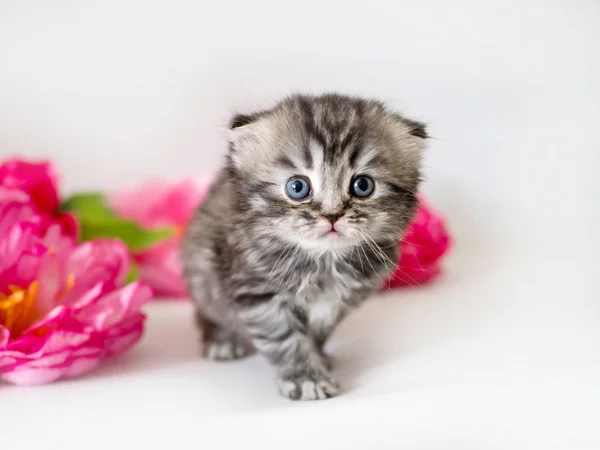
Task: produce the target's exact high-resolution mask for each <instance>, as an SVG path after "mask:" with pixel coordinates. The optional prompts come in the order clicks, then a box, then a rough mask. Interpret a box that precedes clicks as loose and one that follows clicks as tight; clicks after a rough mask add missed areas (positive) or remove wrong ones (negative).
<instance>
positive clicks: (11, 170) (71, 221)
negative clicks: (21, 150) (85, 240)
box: [0, 158, 78, 236]
mask: <svg viewBox="0 0 600 450" xmlns="http://www.w3.org/2000/svg"><path fill="white" fill-rule="evenodd" d="M0 188H4V189H5V190H6V189H7V190H13V191H21V192H24V193H26V194H27V195H28V196H29V198H30V199H31V201H32V202H33V204H34V205H35V208H36V209H37V211H38V212H39V213H41V215H44V216H50V217H53V218H54V219H55V220H56V221H57V222H58V223H60V225H61V227H62V228H63V230H64V231H65V233H67V234H70V235H73V236H77V231H78V225H77V220H76V219H75V217H73V216H72V215H71V214H61V213H59V211H58V208H59V205H60V200H59V197H58V176H57V171H56V169H55V168H54V166H52V164H50V163H49V162H39V163H34V162H30V161H25V160H22V159H17V158H15V159H9V160H5V161H4V162H3V163H2V164H0Z"/></svg>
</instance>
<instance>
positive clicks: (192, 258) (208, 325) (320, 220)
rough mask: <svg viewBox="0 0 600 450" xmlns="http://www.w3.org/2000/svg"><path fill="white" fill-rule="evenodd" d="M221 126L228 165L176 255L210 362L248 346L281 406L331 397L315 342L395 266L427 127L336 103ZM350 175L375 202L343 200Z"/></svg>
mask: <svg viewBox="0 0 600 450" xmlns="http://www.w3.org/2000/svg"><path fill="white" fill-rule="evenodd" d="M230 128H231V140H230V151H229V155H228V160H227V164H226V165H225V167H224V168H223V170H222V171H221V172H220V174H219V176H218V178H217V180H216V181H215V183H214V185H213V187H212V189H211V191H210V194H209V195H208V198H207V199H206V200H205V201H204V203H203V204H202V205H201V207H200V208H199V209H198V211H197V213H196V215H195V217H194V219H193V220H192V222H191V224H190V226H189V229H188V231H187V235H186V237H185V239H184V242H183V247H182V254H183V264H184V271H185V276H186V278H187V280H188V283H189V288H190V292H191V294H192V297H193V299H194V302H195V304H196V306H197V319H198V323H199V325H200V327H201V330H202V331H203V337H204V352H205V355H206V356H207V357H209V358H213V359H220V360H227V359H233V358H239V357H242V356H245V355H247V354H248V353H250V352H252V351H253V350H254V349H256V350H258V351H259V352H260V353H262V354H263V355H264V356H265V357H266V358H267V359H268V360H269V361H270V362H271V363H272V364H273V365H274V366H275V367H276V369H277V372H278V383H279V389H280V392H281V393H282V394H283V395H284V396H287V397H289V398H292V399H304V400H308V399H321V398H327V397H331V396H334V395H336V394H337V393H338V389H339V388H338V385H337V383H336V382H335V380H333V379H332V377H331V375H330V372H329V361H328V359H327V356H326V355H325V353H324V352H323V345H324V344H325V342H326V340H327V338H328V337H329V335H330V334H331V332H332V331H333V330H334V328H335V326H336V325H337V324H338V323H339V321H340V320H341V319H342V318H343V317H344V316H345V315H346V314H347V313H348V312H349V311H350V310H351V309H353V308H355V307H356V306H358V305H359V304H360V303H362V302H363V301H364V300H365V299H366V298H367V297H368V296H369V295H370V294H371V293H372V292H373V291H374V290H376V289H377V287H378V286H379V285H380V284H381V282H382V279H383V278H384V277H386V276H387V275H388V274H389V273H390V271H391V270H393V268H394V266H395V264H396V262H397V260H398V256H399V255H398V241H399V239H400V236H401V234H402V232H403V231H404V229H405V227H406V225H407V224H408V221H409V220H410V219H411V218H412V215H413V212H414V210H415V208H416V205H417V200H416V196H415V194H416V192H417V187H418V185H419V181H420V160H421V152H422V149H423V147H424V140H425V138H426V134H425V128H424V126H423V125H422V124H420V123H417V122H414V121H411V120H408V119H405V118H403V117H401V116H399V115H397V114H394V113H393V112H391V111H389V110H388V109H387V108H386V107H385V106H384V105H383V104H382V103H380V102H377V101H373V100H364V99H360V98H354V97H346V96H342V95H336V94H329V95H323V96H316V97H313V96H304V95H296V96H292V97H289V98H287V99H285V100H283V101H282V102H280V103H279V104H278V105H276V106H275V107H274V108H273V109H272V110H269V111H264V112H260V113H256V114H253V115H240V116H236V117H235V118H234V119H233V120H232V121H231V125H230ZM294 175H302V176H305V177H307V178H309V179H310V181H311V183H312V189H313V196H312V198H311V199H310V201H305V202H295V201H293V200H291V199H290V198H288V197H287V195H286V193H285V184H286V181H287V180H288V179H289V178H290V177H292V176H294ZM356 175H368V176H370V177H371V178H372V179H373V180H374V181H375V186H376V187H375V192H374V193H373V195H372V196H371V197H369V198H367V199H358V198H354V197H352V196H351V195H350V184H351V182H352V180H353V177H354V176H356ZM324 214H325V215H327V214H336V215H339V216H340V219H339V220H338V222H337V225H336V226H338V227H339V230H340V235H335V236H333V237H330V236H329V235H327V236H325V235H324V232H325V233H326V230H327V229H329V227H330V224H329V222H328V221H327V220H326V219H324V217H323V215H324Z"/></svg>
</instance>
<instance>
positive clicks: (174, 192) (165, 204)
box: [109, 179, 210, 297]
mask: <svg viewBox="0 0 600 450" xmlns="http://www.w3.org/2000/svg"><path fill="white" fill-rule="evenodd" d="M209 184H210V181H209V180H206V181H196V180H191V179H187V180H183V181H180V182H174V183H171V182H167V181H162V180H150V181H148V182H146V183H144V184H143V185H141V186H139V187H137V188H133V189H126V190H122V191H119V192H117V193H116V194H115V195H113V196H112V197H111V198H110V201H109V203H110V206H111V208H112V209H113V210H114V211H115V213H117V214H118V215H120V216H122V217H125V218H128V219H131V220H135V221H137V222H138V223H140V224H141V225H142V226H144V227H148V228H159V227H172V228H173V229H174V237H172V238H170V239H167V240H166V241H163V242H161V243H159V244H156V245H154V246H152V247H150V248H149V249H147V250H144V251H141V252H135V253H134V254H133V257H134V259H135V261H136V263H137V264H138V273H139V277H140V280H141V281H143V282H145V283H147V284H148V285H150V286H151V287H152V289H153V291H154V293H155V294H156V295H157V296H163V297H185V296H186V295H187V288H186V284H185V282H184V280H183V277H182V273H181V264H180V260H179V242H180V240H181V237H182V235H183V230H184V228H185V226H186V225H187V223H188V222H189V221H190V220H191V218H192V214H193V212H194V208H195V207H196V206H197V205H198V204H200V202H201V201H202V199H203V198H204V196H205V194H206V191H207V188H208V185H209Z"/></svg>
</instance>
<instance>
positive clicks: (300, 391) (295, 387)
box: [277, 373, 340, 400]
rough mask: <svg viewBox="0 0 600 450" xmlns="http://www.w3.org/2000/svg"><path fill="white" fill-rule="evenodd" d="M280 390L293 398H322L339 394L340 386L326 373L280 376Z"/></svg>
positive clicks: (284, 394)
mask: <svg viewBox="0 0 600 450" xmlns="http://www.w3.org/2000/svg"><path fill="white" fill-rule="evenodd" d="M277 382H278V384H279V392H280V393H281V395H283V396H284V397H287V398H289V399H291V400H322V399H326V398H330V397H335V396H336V395H338V393H339V391H340V388H339V386H338V384H337V382H336V381H335V380H333V379H332V378H331V377H330V376H329V375H328V374H326V373H311V374H307V373H300V374H295V375H286V376H280V377H279V378H278V380H277Z"/></svg>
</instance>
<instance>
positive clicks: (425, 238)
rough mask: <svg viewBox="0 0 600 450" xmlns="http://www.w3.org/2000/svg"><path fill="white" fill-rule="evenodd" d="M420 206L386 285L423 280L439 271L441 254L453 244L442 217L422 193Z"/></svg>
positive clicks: (405, 283) (399, 284)
mask: <svg viewBox="0 0 600 450" xmlns="http://www.w3.org/2000/svg"><path fill="white" fill-rule="evenodd" d="M419 203H420V204H419V209H418V210H417V213H416V215H415V218H414V219H413V221H412V222H411V223H410V225H409V227H408V229H407V230H406V233H405V234H404V238H403V239H402V242H401V243H400V250H401V257H400V261H399V263H398V267H397V268H396V271H395V272H394V274H393V275H392V276H391V277H390V279H389V280H387V281H386V282H385V284H384V287H387V288H395V287H400V286H415V285H418V284H423V283H425V282H427V281H429V280H430V279H432V278H434V277H435V276H437V275H438V274H439V273H440V270H441V258H442V256H443V255H444V254H445V253H446V252H447V251H448V250H449V248H450V243H451V242H450V236H449V235H448V232H447V230H446V225H445V223H444V221H443V219H442V218H441V217H440V216H439V215H438V214H437V213H436V212H435V211H434V210H433V209H431V208H430V207H429V205H428V204H427V203H426V202H425V200H424V199H423V197H422V196H421V197H419Z"/></svg>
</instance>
